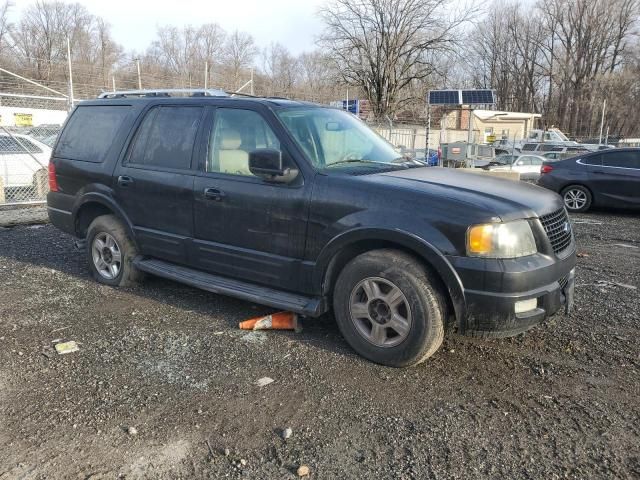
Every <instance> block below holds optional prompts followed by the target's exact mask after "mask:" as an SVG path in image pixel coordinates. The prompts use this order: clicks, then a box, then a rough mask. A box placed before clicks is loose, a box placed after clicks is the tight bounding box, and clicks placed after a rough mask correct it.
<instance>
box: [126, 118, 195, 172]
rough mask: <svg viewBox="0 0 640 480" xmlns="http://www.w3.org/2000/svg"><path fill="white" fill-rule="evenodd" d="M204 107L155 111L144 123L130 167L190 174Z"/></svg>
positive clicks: (132, 154) (139, 131) (137, 138)
mask: <svg viewBox="0 0 640 480" xmlns="http://www.w3.org/2000/svg"><path fill="white" fill-rule="evenodd" d="M202 110H203V109H202V107H183V106H180V107H173V106H166V107H165V106H163V107H155V108H153V109H152V110H150V111H149V113H147V116H146V117H145V118H144V120H143V121H142V124H141V125H140V128H139V129H138V133H137V134H136V139H135V141H134V144H133V148H132V149H131V152H130V154H129V157H128V163H132V164H136V165H145V166H153V167H160V168H172V169H179V170H188V169H189V168H190V167H191V156H192V154H193V148H194V144H195V140H196V134H197V132H198V126H199V125H200V119H201V117H202Z"/></svg>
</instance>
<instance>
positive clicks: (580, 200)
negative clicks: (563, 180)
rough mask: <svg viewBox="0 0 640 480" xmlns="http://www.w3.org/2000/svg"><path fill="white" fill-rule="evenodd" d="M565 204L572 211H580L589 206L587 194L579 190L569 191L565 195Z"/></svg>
mask: <svg viewBox="0 0 640 480" xmlns="http://www.w3.org/2000/svg"><path fill="white" fill-rule="evenodd" d="M564 204H565V205H566V207H567V208H568V209H570V210H580V209H581V208H583V207H584V206H585V205H586V204H587V194H586V193H585V192H584V191H583V190H580V189H577V188H572V189H571V190H567V191H566V192H565V194H564Z"/></svg>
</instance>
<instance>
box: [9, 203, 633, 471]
mask: <svg viewBox="0 0 640 480" xmlns="http://www.w3.org/2000/svg"><path fill="white" fill-rule="evenodd" d="M573 220H574V221H575V230H576V232H577V240H578V244H579V251H580V252H581V253H582V254H583V255H581V258H579V261H578V273H577V289H576V310H575V311H574V313H572V314H571V316H569V317H563V316H558V317H555V318H552V319H551V320H549V321H548V322H547V323H545V324H544V325H542V326H540V327H538V328H536V329H534V330H532V331H531V332H529V333H527V334H525V335H521V336H518V337H516V338H512V339H503V340H476V339H466V338H462V337H458V336H454V335H452V336H450V337H449V338H447V339H446V340H445V343H444V345H443V347H442V348H441V349H440V350H439V351H438V352H437V353H436V354H435V355H434V357H432V358H431V359H429V360H428V361H427V362H426V363H424V364H422V365H420V366H418V367H416V368H411V369H391V368H384V367H380V366H378V365H374V364H372V363H369V362H367V361H365V360H363V359H362V358H360V357H358V356H356V355H355V354H354V353H353V352H352V351H351V350H350V349H349V347H348V346H347V345H346V344H345V342H344V341H343V340H342V339H341V337H340V335H339V332H338V330H337V328H336V326H335V323H334V321H333V319H332V318H331V317H330V316H326V317H324V318H321V319H319V320H314V321H312V320H305V322H304V330H303V332H302V333H294V332H268V333H262V334H257V333H250V334H246V333H245V332H241V331H238V329H237V328H236V326H237V322H238V321H240V320H243V319H246V318H248V317H251V316H255V315H258V314H263V313H267V312H269V310H268V309H265V308H263V307H259V306H255V305H251V304H249V303H245V302H241V301H238V300H234V299H230V298H225V297H220V296H215V295H212V294H208V293H206V292H202V291H199V290H195V289H191V288H188V287H185V286H182V285H179V284H176V283H172V282H168V281H164V280H160V279H153V278H150V279H148V280H147V282H146V283H144V284H143V286H140V287H136V288H132V289H114V288H109V287H106V286H101V285H99V284H97V283H95V282H93V281H91V280H90V279H89V278H88V271H87V267H86V265H85V259H84V256H83V254H81V253H78V252H76V251H74V250H73V248H72V246H71V239H70V238H69V237H68V236H66V235H64V234H62V233H60V232H59V231H57V230H56V229H55V228H53V227H52V226H50V225H43V226H35V227H34V226H31V227H27V226H20V227H15V228H10V229H6V228H5V229H0V452H1V454H0V479H2V480H5V479H14V478H26V479H31V478H33V479H40V478H78V479H80V478H82V479H89V478H90V479H111V478H117V477H121V478H122V477H126V478H191V477H198V478H203V477H204V478H245V477H246V478H260V479H262V478H277V479H281V478H295V477H296V470H297V468H298V467H299V466H300V465H307V466H308V467H309V468H310V471H311V478H318V479H320V478H322V479H325V478H326V479H331V478H363V479H373V478H394V479H396V478H420V479H424V478H434V479H445V478H459V479H469V478H510V479H512V478H526V479H530V478H540V479H553V478H579V479H584V478H638V476H639V475H640V447H639V446H640V422H639V417H640V415H639V413H640V405H639V401H638V399H639V398H640V392H639V383H638V380H639V379H638V372H639V370H638V367H639V360H640V358H639V353H638V352H640V348H639V347H640V341H639V339H638V337H639V336H638V319H639V312H640V297H639V291H638V289H637V288H636V287H640V221H639V220H638V216H637V215H631V214H622V213H614V214H604V213H595V214H590V215H580V216H574V217H573ZM58 339H62V340H75V341H77V342H78V343H79V348H80V350H79V351H78V352H75V353H70V354H67V355H57V354H56V353H55V351H54V350H53V348H52V345H53V342H54V341H55V340H58ZM262 377H271V378H272V379H273V380H274V382H273V383H270V384H269V385H266V386H263V387H259V386H257V385H256V382H257V381H258V379H260V378H262ZM285 428H291V430H292V435H291V437H290V438H288V439H286V440H284V439H283V438H281V432H282V430H283V429H285ZM207 442H208V444H207ZM225 449H227V452H226V453H227V454H228V455H225Z"/></svg>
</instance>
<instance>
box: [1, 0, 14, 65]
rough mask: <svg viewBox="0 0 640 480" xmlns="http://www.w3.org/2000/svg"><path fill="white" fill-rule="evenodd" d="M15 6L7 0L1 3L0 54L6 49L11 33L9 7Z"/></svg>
mask: <svg viewBox="0 0 640 480" xmlns="http://www.w3.org/2000/svg"><path fill="white" fill-rule="evenodd" d="M11 7H13V2H10V1H9V0H5V1H4V2H3V3H0V56H1V55H2V54H3V53H4V52H5V50H6V47H7V45H6V42H7V36H8V35H7V34H8V33H9V18H8V15H9V9H11Z"/></svg>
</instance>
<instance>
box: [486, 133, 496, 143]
mask: <svg viewBox="0 0 640 480" xmlns="http://www.w3.org/2000/svg"><path fill="white" fill-rule="evenodd" d="M495 141H496V136H495V135H487V143H493V142H495Z"/></svg>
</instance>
